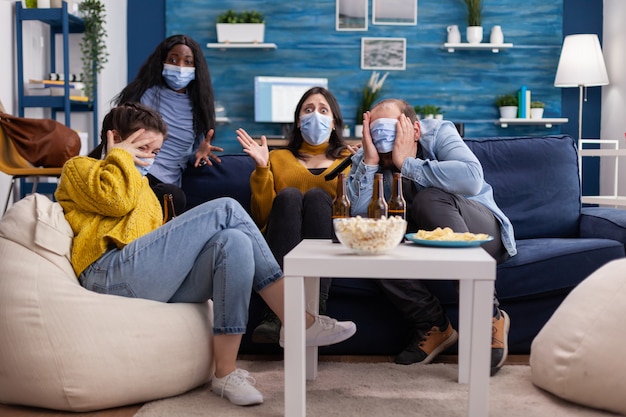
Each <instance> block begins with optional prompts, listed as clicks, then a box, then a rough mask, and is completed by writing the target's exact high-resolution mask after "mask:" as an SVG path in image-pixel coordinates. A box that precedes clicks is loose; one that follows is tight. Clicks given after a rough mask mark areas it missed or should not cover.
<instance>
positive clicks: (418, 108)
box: [413, 104, 422, 119]
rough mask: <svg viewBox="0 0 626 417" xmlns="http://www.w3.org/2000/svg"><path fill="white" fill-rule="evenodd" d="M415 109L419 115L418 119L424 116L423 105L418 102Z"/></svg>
mask: <svg viewBox="0 0 626 417" xmlns="http://www.w3.org/2000/svg"><path fill="white" fill-rule="evenodd" d="M413 110H415V114H416V115H417V118H418V119H421V118H422V106H420V105H419V104H416V105H415V106H413Z"/></svg>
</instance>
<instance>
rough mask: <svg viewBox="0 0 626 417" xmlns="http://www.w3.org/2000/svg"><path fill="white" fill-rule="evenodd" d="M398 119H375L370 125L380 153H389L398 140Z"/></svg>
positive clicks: (375, 144) (373, 140)
mask: <svg viewBox="0 0 626 417" xmlns="http://www.w3.org/2000/svg"><path fill="white" fill-rule="evenodd" d="M397 124H398V120H397V119H388V118H384V117H383V118H380V119H377V120H374V122H372V124H371V125H370V133H371V135H372V142H374V146H375V147H376V150H377V151H378V152H380V153H387V152H391V151H392V150H393V144H394V142H395V141H396V125H397Z"/></svg>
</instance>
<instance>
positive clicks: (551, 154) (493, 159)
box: [464, 135, 581, 239]
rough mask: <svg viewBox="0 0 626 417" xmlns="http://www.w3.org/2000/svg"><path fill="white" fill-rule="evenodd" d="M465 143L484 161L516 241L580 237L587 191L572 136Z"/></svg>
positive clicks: (486, 139)
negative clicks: (582, 198)
mask: <svg viewBox="0 0 626 417" xmlns="http://www.w3.org/2000/svg"><path fill="white" fill-rule="evenodd" d="M464 140H465V143H467V145H468V146H469V148H470V149H471V150H472V151H473V152H474V154H476V157H478V159H479V160H480V162H481V164H482V166H483V170H484V174H485V180H486V181H487V182H488V183H489V184H491V186H492V187H493V190H494V198H495V200H496V202H497V203H498V206H499V207H500V208H501V209H502V211H503V212H504V213H505V214H506V215H507V217H508V218H509V219H510V220H511V222H512V223H513V228H514V230H515V237H516V239H529V238H535V237H574V236H577V235H578V220H579V215H580V210H581V204H580V195H581V189H580V181H579V179H578V154H577V151H576V146H575V143H574V140H573V139H572V138H571V137H570V136H567V135H555V136H545V137H508V138H507V137H503V138H499V137H495V138H482V139H481V138H465V139H464Z"/></svg>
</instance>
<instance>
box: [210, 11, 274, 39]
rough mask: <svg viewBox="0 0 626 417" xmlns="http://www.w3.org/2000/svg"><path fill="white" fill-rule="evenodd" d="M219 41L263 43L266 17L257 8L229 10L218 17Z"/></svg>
mask: <svg viewBox="0 0 626 417" xmlns="http://www.w3.org/2000/svg"><path fill="white" fill-rule="evenodd" d="M215 27H216V30H217V41H218V42H220V43H263V40H264V38H265V17H264V16H263V14H262V13H261V12H259V11H256V10H246V11H243V12H239V13H237V12H235V11H234V10H227V11H225V12H224V13H222V14H220V15H219V16H218V17H217V24H216V25H215Z"/></svg>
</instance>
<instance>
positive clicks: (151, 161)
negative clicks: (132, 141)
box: [135, 157, 154, 177]
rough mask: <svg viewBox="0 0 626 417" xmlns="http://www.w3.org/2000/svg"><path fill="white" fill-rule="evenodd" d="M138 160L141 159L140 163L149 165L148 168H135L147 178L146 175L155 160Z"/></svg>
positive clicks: (139, 166) (137, 166)
mask: <svg viewBox="0 0 626 417" xmlns="http://www.w3.org/2000/svg"><path fill="white" fill-rule="evenodd" d="M137 159H139V160H140V161H143V162H147V163H148V165H146V166H143V165H137V164H135V167H136V168H137V170H138V171H139V173H140V174H141V176H142V177H145V176H146V174H147V173H148V171H150V167H151V166H152V164H153V163H154V158H139V157H138V158H137Z"/></svg>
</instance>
